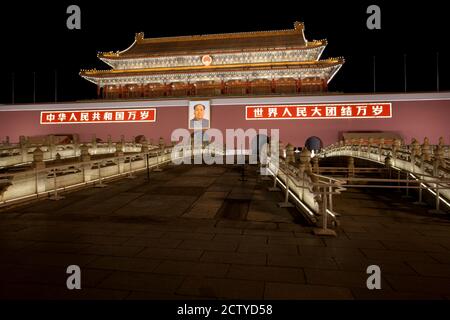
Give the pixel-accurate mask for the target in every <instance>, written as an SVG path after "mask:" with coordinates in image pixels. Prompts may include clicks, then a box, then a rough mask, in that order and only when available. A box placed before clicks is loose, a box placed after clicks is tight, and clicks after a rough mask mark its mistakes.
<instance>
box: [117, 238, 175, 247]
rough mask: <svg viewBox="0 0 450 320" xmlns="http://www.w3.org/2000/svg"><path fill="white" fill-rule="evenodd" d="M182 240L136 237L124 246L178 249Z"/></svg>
mask: <svg viewBox="0 0 450 320" xmlns="http://www.w3.org/2000/svg"><path fill="white" fill-rule="evenodd" d="M182 242H183V240H181V239H153V238H148V237H134V238H132V239H130V240H128V241H126V242H125V243H123V245H126V246H138V247H142V246H144V247H152V248H176V247H178V246H179V245H180V243H182Z"/></svg>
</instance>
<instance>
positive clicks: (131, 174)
mask: <svg viewBox="0 0 450 320" xmlns="http://www.w3.org/2000/svg"><path fill="white" fill-rule="evenodd" d="M128 160H129V162H130V171H129V173H128V176H127V178H128V179H135V178H136V176H135V175H133V172H132V168H131V156H129V157H128Z"/></svg>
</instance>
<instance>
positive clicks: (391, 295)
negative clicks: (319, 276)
mask: <svg viewBox="0 0 450 320" xmlns="http://www.w3.org/2000/svg"><path fill="white" fill-rule="evenodd" d="M351 291H352V294H353V296H354V297H355V299H358V300H441V299H443V297H442V295H439V294H430V293H425V292H396V291H392V290H383V289H381V290H375V289H374V290H369V289H367V288H366V289H362V288H352V289H351Z"/></svg>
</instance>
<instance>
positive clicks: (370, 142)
mask: <svg viewBox="0 0 450 320" xmlns="http://www.w3.org/2000/svg"><path fill="white" fill-rule="evenodd" d="M372 146H373V138H369V146H368V152H369V154H370V153H371V152H372Z"/></svg>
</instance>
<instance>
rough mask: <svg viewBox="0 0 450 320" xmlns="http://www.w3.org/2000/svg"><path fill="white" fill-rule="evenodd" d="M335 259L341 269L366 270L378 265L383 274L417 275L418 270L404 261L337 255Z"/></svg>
mask: <svg viewBox="0 0 450 320" xmlns="http://www.w3.org/2000/svg"><path fill="white" fill-rule="evenodd" d="M334 260H335V261H336V263H337V265H338V266H339V269H341V270H346V271H359V272H366V270H367V267H369V266H371V265H377V266H379V267H380V270H381V273H382V274H397V275H417V272H416V271H414V269H413V268H411V267H410V266H409V265H408V263H406V262H402V261H398V262H396V261H394V262H380V261H377V260H373V259H365V258H362V259H353V258H351V257H335V258H334Z"/></svg>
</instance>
